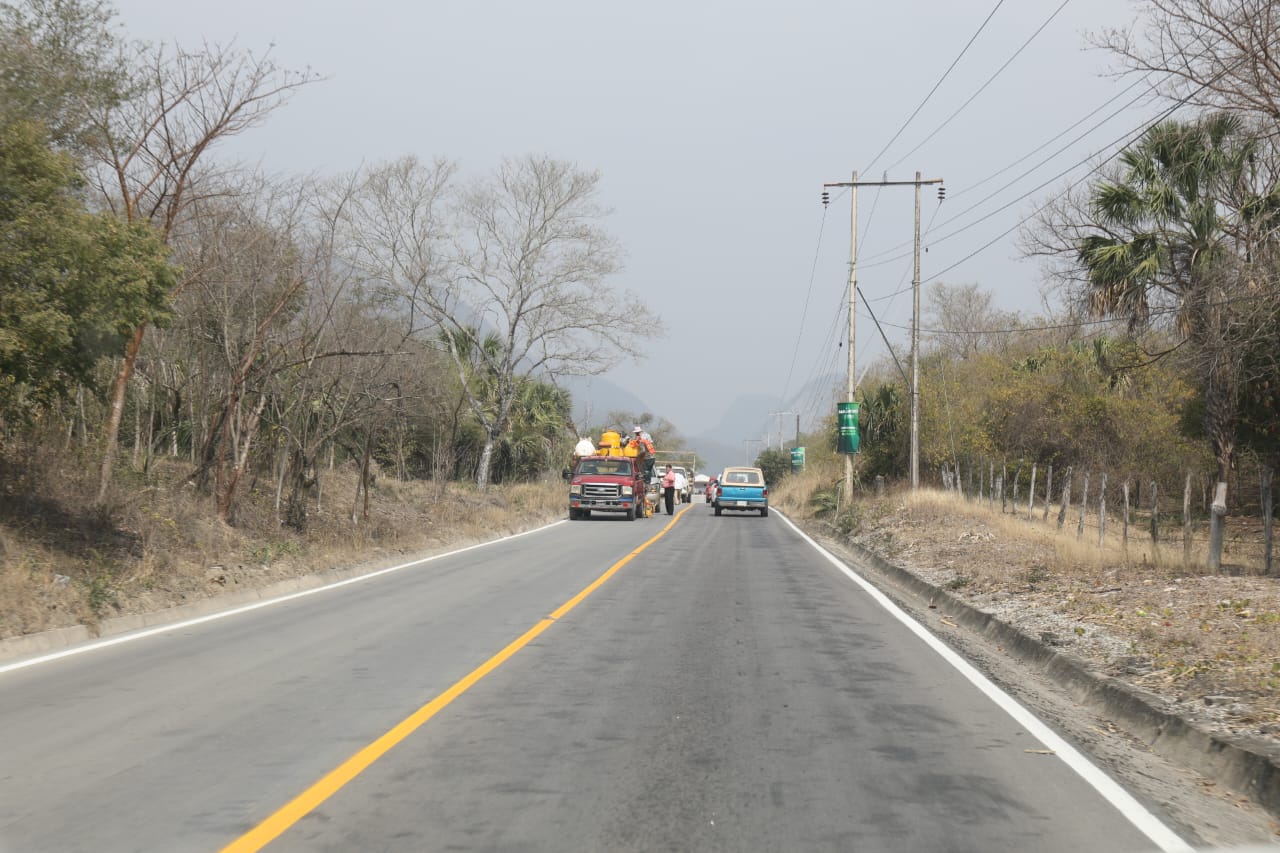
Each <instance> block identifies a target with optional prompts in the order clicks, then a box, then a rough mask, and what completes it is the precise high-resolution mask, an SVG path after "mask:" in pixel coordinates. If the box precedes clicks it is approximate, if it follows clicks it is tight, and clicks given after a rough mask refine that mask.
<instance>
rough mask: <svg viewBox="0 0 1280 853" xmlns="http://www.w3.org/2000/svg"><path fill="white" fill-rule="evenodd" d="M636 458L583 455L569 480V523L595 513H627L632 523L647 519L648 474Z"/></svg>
mask: <svg viewBox="0 0 1280 853" xmlns="http://www.w3.org/2000/svg"><path fill="white" fill-rule="evenodd" d="M643 467H644V466H643V463H642V461H641V460H639V459H637V458H636V457H633V456H583V457H582V458H580V459H579V460H578V461H577V464H575V465H574V467H573V473H572V474H571V475H570V477H569V520H570V521H577V520H579V519H584V518H590V517H591V513H592V511H595V512H610V513H618V512H620V513H624V514H625V515H626V516H627V520H628V521H634V520H635V519H636V516H637V515H639V516H640V517H642V518H643V517H645V516H646V515H647V514H646V512H645V497H644V487H645V483H644V471H643Z"/></svg>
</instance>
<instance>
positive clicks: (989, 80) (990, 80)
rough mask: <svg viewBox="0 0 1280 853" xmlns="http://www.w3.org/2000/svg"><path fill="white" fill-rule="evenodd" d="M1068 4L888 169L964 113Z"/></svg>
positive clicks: (1047, 20)
mask: <svg viewBox="0 0 1280 853" xmlns="http://www.w3.org/2000/svg"><path fill="white" fill-rule="evenodd" d="M1070 2H1071V0H1062V3H1060V4H1059V5H1058V8H1056V9H1054V10H1053V12H1052V13H1051V14H1050V15H1049V17H1048V18H1045V20H1044V23H1042V24H1041V25H1040V26H1039V27H1037V28H1036V31H1035V32H1033V33H1032V34H1031V35H1030V36H1028V37H1027V40H1026V41H1024V42H1023V43H1022V45H1021V46H1020V47H1019V48H1018V49H1017V50H1015V51H1014V52H1013V55H1012V56H1010V57H1009V58H1008V59H1006V60H1005V61H1004V64H1003V65H1001V66H1000V67H999V68H997V69H996V71H995V73H994V74H992V75H991V76H990V77H988V78H987V81H986V82H985V83H983V84H982V85H981V86H979V87H978V90H977V91H976V92H974V93H973V94H972V95H970V96H969V99H968V100H966V101H965V102H964V103H963V104H961V105H960V106H959V107H958V108H957V109H956V111H955V112H953V113H952V114H951V115H949V116H947V118H946V120H945V121H943V122H942V124H940V125H938V126H937V127H936V128H934V129H933V131H932V132H931V133H930V134H929V135H928V136H926V137H925V138H924V139H922V140H920V142H919V143H918V144H917V145H916V147H915V148H912V149H911V150H910V151H908V152H907V153H906V154H903V155H902V156H901V157H899V158H898V159H897V161H895V162H894V163H893V164H892V165H890V166H889V168H890V169H893V168H894V167H895V166H898V165H899V164H901V163H902V161H903V160H905V159H907V158H908V157H910V156H911V155H912V154H914V153H916V152H917V151H919V150H920V149H921V148H923V147H924V146H925V145H926V144H928V142H929V140H930V139H933V138H934V137H935V136H937V135H938V133H939V132H941V131H942V129H943V128H945V127H946V126H947V125H949V124H951V122H952V120H953V119H955V117H956V116H958V115H960V113H962V112H964V109H965V107H967V106H969V104H971V103H973V102H974V99H976V98H977V97H978V96H979V95H981V94H982V93H983V92H984V91H986V88H987V87H988V86H990V85H991V84H992V83H993V82H994V81H995V79H996V78H997V77H999V76H1000V74H1001V73H1002V72H1003V71H1004V70H1005V69H1006V68H1008V67H1009V66H1010V65H1011V64H1012V63H1013V61H1014V60H1015V59H1017V58H1018V56H1019V54H1021V53H1022V52H1023V51H1024V50H1026V49H1027V47H1028V46H1029V45H1030V44H1031V42H1033V41H1035V39H1036V36H1038V35H1040V33H1042V32H1043V31H1044V29H1045V27H1047V26H1049V24H1050V23H1052V22H1053V19H1054V18H1056V17H1058V13H1059V12H1061V11H1062V10H1063V9H1065V8H1066V7H1067V4H1068V3H1070Z"/></svg>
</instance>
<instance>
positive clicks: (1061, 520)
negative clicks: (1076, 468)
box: [1058, 465, 1071, 530]
mask: <svg viewBox="0 0 1280 853" xmlns="http://www.w3.org/2000/svg"><path fill="white" fill-rule="evenodd" d="M1070 505H1071V466H1070V465H1068V466H1067V482H1065V483H1063V484H1062V503H1061V504H1060V505H1059V506H1058V529H1059V530H1061V529H1062V525H1063V524H1065V523H1066V521H1067V507H1068V506H1070Z"/></svg>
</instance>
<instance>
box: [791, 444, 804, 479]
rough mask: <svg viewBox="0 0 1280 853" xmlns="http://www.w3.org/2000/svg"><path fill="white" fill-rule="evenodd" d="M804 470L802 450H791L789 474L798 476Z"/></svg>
mask: <svg viewBox="0 0 1280 853" xmlns="http://www.w3.org/2000/svg"><path fill="white" fill-rule="evenodd" d="M803 470H804V448H803V447H793V448H791V472H792V473H793V474H798V473H800V472H801V471H803Z"/></svg>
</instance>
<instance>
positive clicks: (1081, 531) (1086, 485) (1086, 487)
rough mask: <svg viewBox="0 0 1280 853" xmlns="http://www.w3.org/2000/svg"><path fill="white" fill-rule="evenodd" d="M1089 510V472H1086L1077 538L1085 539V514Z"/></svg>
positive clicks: (1081, 492)
mask: <svg viewBox="0 0 1280 853" xmlns="http://www.w3.org/2000/svg"><path fill="white" fill-rule="evenodd" d="M1088 508H1089V472H1088V471H1085V472H1084V486H1083V488H1081V489H1080V520H1079V521H1078V522H1076V538H1077V539H1083V538H1084V513H1085V510H1086V509H1088Z"/></svg>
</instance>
